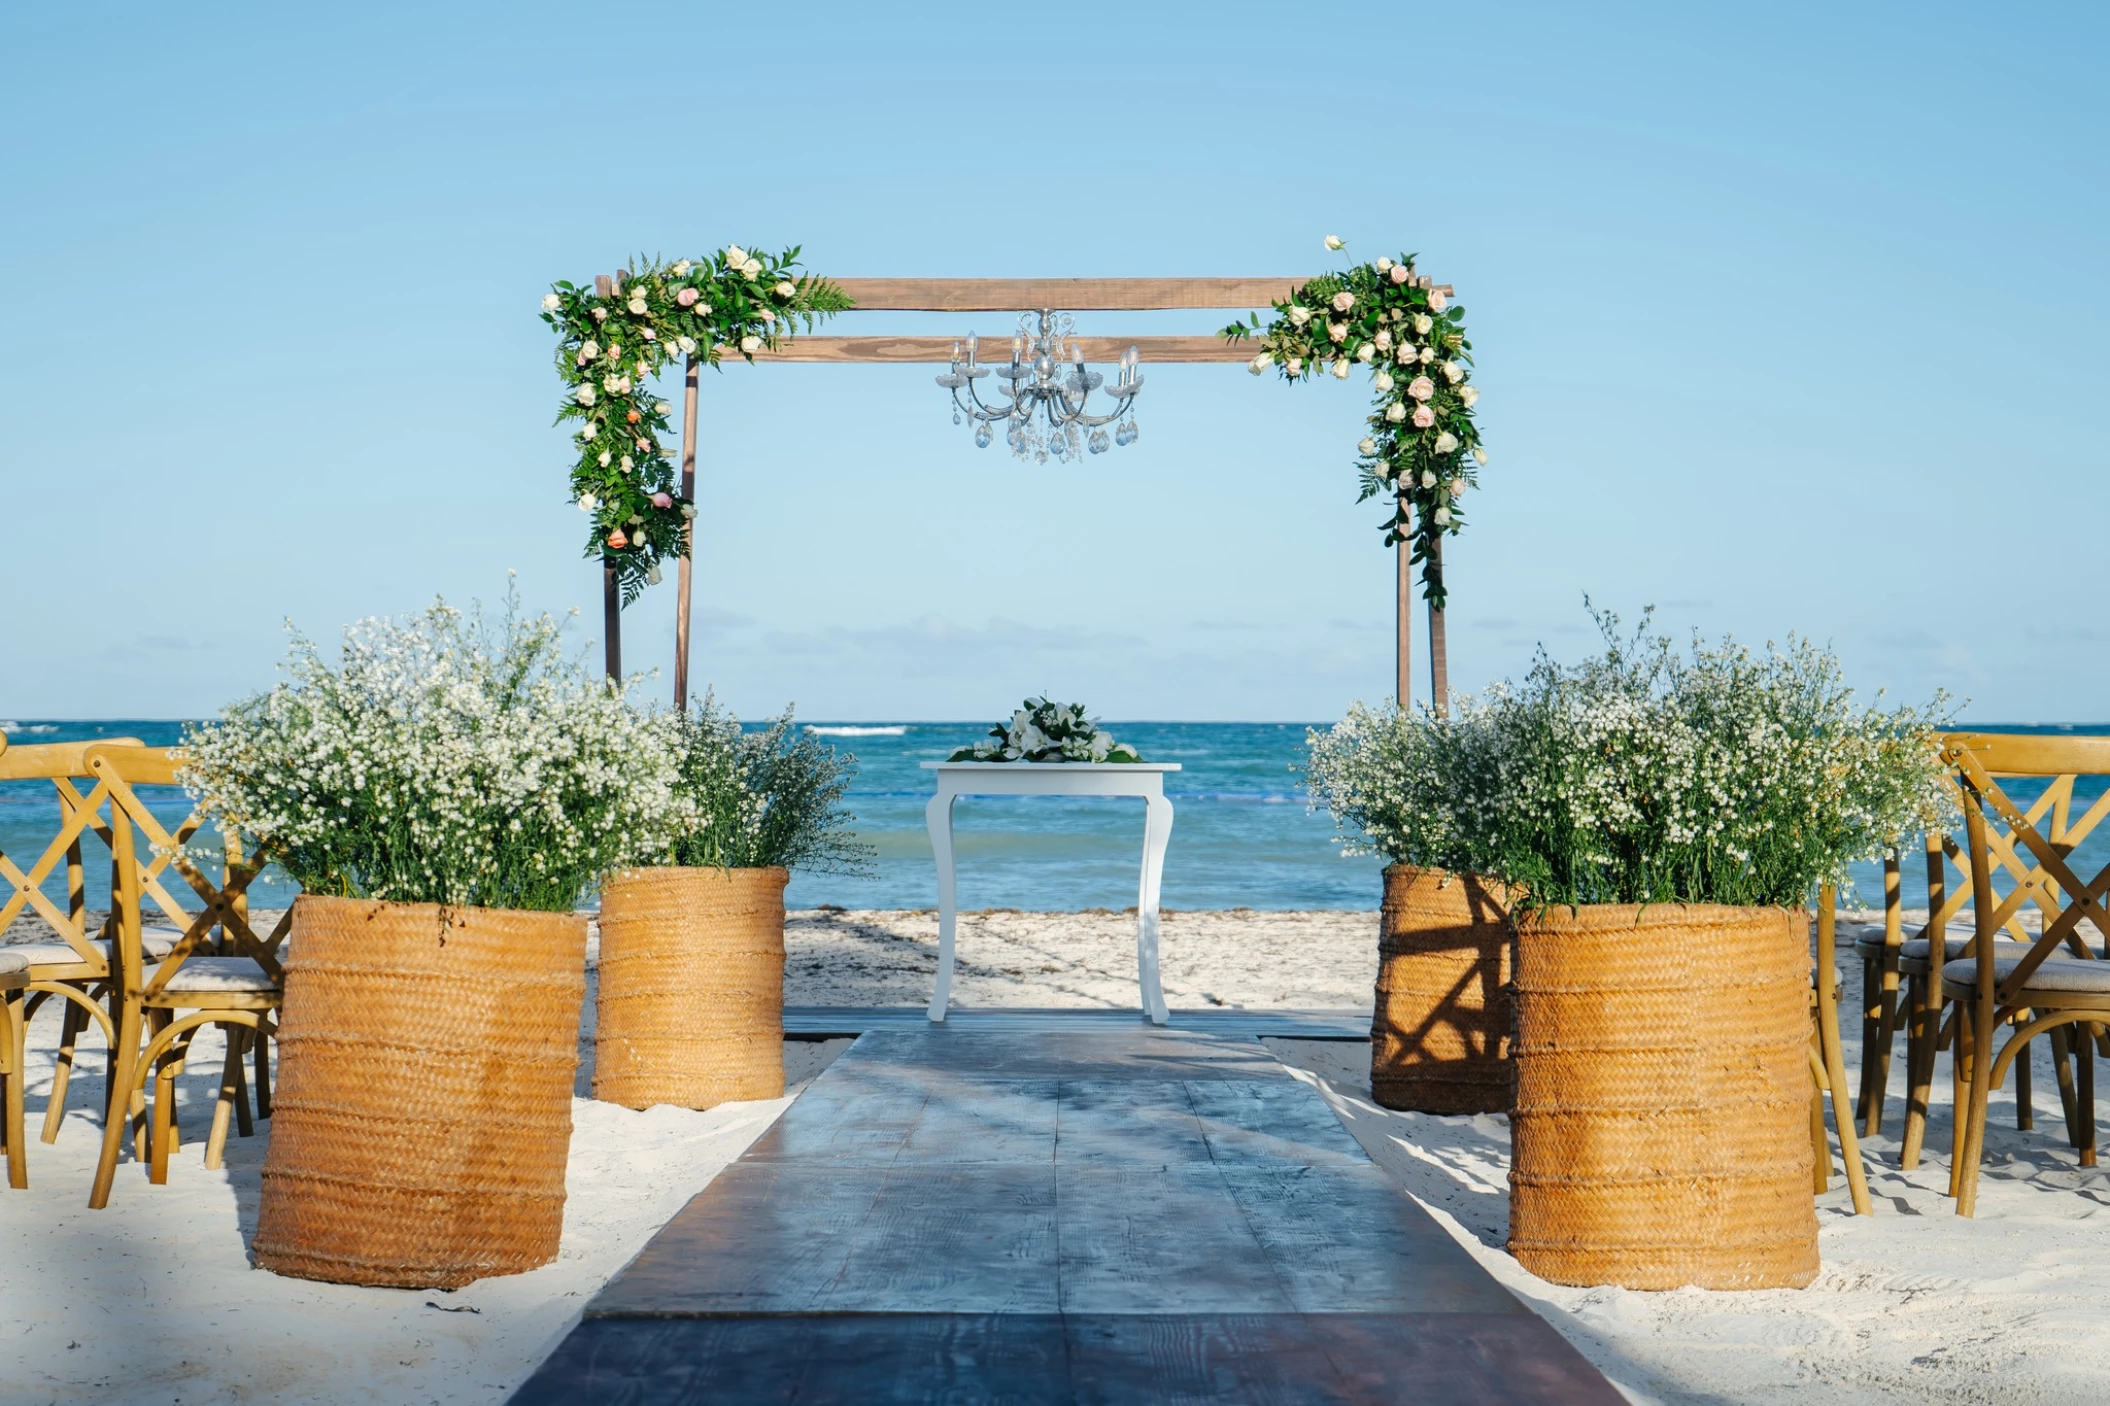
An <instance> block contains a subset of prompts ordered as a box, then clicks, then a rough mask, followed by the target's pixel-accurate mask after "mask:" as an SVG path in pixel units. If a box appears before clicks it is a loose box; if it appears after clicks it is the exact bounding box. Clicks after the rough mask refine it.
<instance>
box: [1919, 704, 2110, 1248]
mask: <svg viewBox="0 0 2110 1406" xmlns="http://www.w3.org/2000/svg"><path fill="white" fill-rule="evenodd" d="M1946 756H1947V759H1948V761H1949V763H1950V765H1952V766H1954V767H1955V768H1956V770H1957V773H1958V775H1957V780H1958V782H1959V784H1960V785H1961V788H1962V791H1963V795H1964V799H1965V804H1964V832H1965V836H1966V839H1967V841H1968V843H1969V848H1970V862H1971V886H1972V890H1973V893H1974V895H1975V897H1974V902H1973V904H1972V910H1973V913H1974V915H1975V919H1976V921H1975V924H1974V927H1975V932H1974V936H1973V938H1972V951H1971V959H1970V960H1969V961H1968V962H1956V963H1953V964H1951V965H1950V966H1949V967H1948V968H1947V969H1946V970H1945V971H1944V972H1943V974H1942V977H1941V991H1942V997H1943V998H1945V999H1947V1000H1949V1001H1953V1002H1955V1003H1956V1014H1955V1017H1954V1038H1955V1045H1956V1051H1955V1054H1954V1056H1953V1058H1952V1066H1953V1068H1954V1071H1955V1074H1954V1077H1955V1080H1956V1082H1957V1085H1958V1088H1957V1095H1958V1098H1957V1118H1956V1150H1955V1153H1954V1156H1953V1157H1952V1159H1951V1163H1950V1172H1949V1185H1950V1194H1952V1195H1953V1196H1955V1197H1956V1210H1957V1213H1958V1214H1959V1215H1966V1216H1968V1215H1972V1214H1974V1213H1975V1211H1976V1210H1977V1204H1978V1165H1979V1162H1980V1161H1981V1160H1982V1158H1983V1157H1984V1152H1985V1120H1986V1109H1987V1106H1988V1104H1989V1103H1990V1101H1991V1098H1992V1092H1993V1090H1994V1089H1997V1088H1999V1087H2000V1085H2001V1083H2002V1082H2003V1081H2004V1079H2005V1078H2006V1075H2007V1070H2008V1067H2009V1066H2010V1065H2011V1064H2013V1063H2014V1062H2015V1061H2016V1059H2017V1058H2018V1057H2021V1056H2022V1055H2023V1054H2024V1052H2025V1051H2026V1050H2027V1048H2028V1041H2029V1040H2030V1039H2032V1038H2033V1037H2034V1036H2036V1035H2039V1034H2043V1033H2046V1032H2051V1033H2052V1034H2053V1035H2054V1038H2055V1039H2059V1037H2062V1036H2063V1037H2064V1039H2063V1040H2061V1041H2060V1042H2059V1043H2055V1044H2054V1046H2053V1050H2054V1053H2055V1055H2058V1056H2060V1058H2061V1062H2062V1063H2063V1057H2064V1054H2065V1053H2066V1052H2069V1051H2070V1053H2071V1056H2072V1058H2073V1059H2074V1060H2075V1061H2076V1063H2077V1065H2078V1068H2077V1069H2076V1070H2075V1075H2076V1077H2075V1091H2074V1102H2073V1107H2074V1111H2075V1114H2076V1118H2075V1124H2076V1125H2077V1126H2071V1127H2069V1130H2068V1136H2069V1140H2070V1141H2072V1142H2073V1143H2074V1145H2075V1146H2076V1148H2077V1149H2078V1151H2079V1154H2080V1162H2081V1165H2082V1166H2084V1167H2091V1166H2094V1165H2095V1162H2096V1142H2095V1054H2096V1048H2097V1046H2098V1044H2100V1043H2104V1042H2105V1037H2104V1026H2105V1025H2106V1024H2110V961H2105V960H2102V958H2103V957H2106V956H2110V906H2106V904H2105V897H2106V895H2110V865H2105V866H2103V868H2102V869H2101V870H2099V871H2098V872H2097V873H2096V874H2095V875H2094V876H2093V877H2092V878H2088V879H2083V878H2082V877H2081V876H2080V875H2078V874H2076V873H2075V872H2074V870H2073V869H2072V868H2071V867H2070V865H2069V864H2068V860H2069V859H2070V858H2071V856H2072V854H2073V852H2074V850H2075V849H2076V848H2077V847H2078V846H2079V845H2080V844H2081V843H2082V842H2083V841H2084V840H2086V839H2087V838H2088V835H2089V834H2090V832H2092V831H2093V830H2094V829H2095V827H2096V826H2097V825H2098V824H2099V823H2100V822H2101V821H2102V820H2103V818H2104V817H2105V816H2110V787H2106V789H2105V790H2104V791H2103V793H2102V794H2101V795H2099V796H2098V797H2097V798H2096V800H2095V801H2094V803H2093V804H2092V805H2090V806H2089V807H2088V809H2087V811H2086V812H2085V813H2084V814H2083V815H2081V816H2080V818H2078V819H2075V818H2074V816H2073V805H2074V795H2073V792H2074V784H2075V782H2076V781H2078V780H2079V779H2080V778H2081V777H2083V776H2092V777H2110V737H2025V736H2013V735H2004V734H1991V733H1974V734H1963V735H1957V736H1954V737H1952V738H1950V739H1949V741H1948V746H1947V748H1946ZM2001 778H2008V779H2014V778H2046V779H2048V785H2047V786H2046V789H2045V792H2044V794H2043V796H2042V797H2040V798H2039V800H2038V802H2037V803H2036V804H2035V805H2033V806H2031V807H2030V808H2029V809H2028V810H2026V811H2025V810H2024V809H2023V808H2022V807H2021V806H2019V805H2017V804H2016V803H2015V801H2014V800H2013V799H2012V798H2011V797H2010V796H2009V795H2008V794H2007V792H2006V791H2005V790H2004V789H2003V788H2002V787H2001V785H2000V779H2001ZM2001 878H2005V879H2007V880H2009V881H2010V886H2009V888H2008V891H2007V893H2006V894H2005V895H2004V896H2003V895H2001V894H2000V893H1999V891H1998V886H1997V882H1996V880H1998V879H2001ZM1996 900H1997V901H1996ZM2026 903H2034V904H2036V905H2037V907H2038V908H2039V909H2040V910H2042V912H2043V915H2044V925H2043V931H2042V932H2041V934H2039V935H2038V936H2036V937H2035V938H2034V939H2032V940H2030V941H2029V942H2028V943H2027V945H2026V946H2025V945H2024V944H2022V943H2014V944H1998V943H1996V942H1995V940H1994V938H1995V935H1996V934H1997V933H1998V932H1999V931H2000V930H2001V929H2002V928H2003V927H2007V926H2008V925H2009V924H2011V923H2012V922H2013V921H2014V918H2015V916H2016V915H2017V914H2018V913H2019V912H2020V911H2021V909H2022V907H2023V905H2024V904H2026ZM2084 920H2085V921H2087V922H2090V923H2092V924H2093V925H2094V927H2095V932H2096V936H2097V938H2098V940H2099V941H2100V942H2102V943H2104V944H2105V950H2103V951H2100V952H2097V951H2091V950H2090V949H2089V947H2088V944H2087V943H2086V941H2085V940H2084V938H2083V936H2082V930H2081V924H2082V922H2083V921H2084ZM2000 946H2012V947H2014V948H2015V949H2016V950H2015V951H2014V952H2012V953H2006V954H2003V953H2002V952H2000V951H1999V950H1998V949H1999V947H2000ZM2002 1025H2012V1026H2014V1027H2015V1031H2014V1034H2013V1035H2011V1036H2009V1037H2008V1040H2007V1043H2006V1044H2005V1045H2004V1046H2002V1047H2001V1048H2000V1049H1999V1050H1998V1051H1997V1052H1996V1051H1995V1049H1994V1039H1995V1037H1996V1034H1997V1032H1998V1030H1999V1028H2000V1027H2001V1026H2002ZM2106 1052H2110V1051H2106ZM2064 1083H2065V1080H2064V1078H2063V1071H2062V1078H2061V1085H2062V1088H2063V1086H2064ZM2018 1093H2019V1090H2018Z"/></svg>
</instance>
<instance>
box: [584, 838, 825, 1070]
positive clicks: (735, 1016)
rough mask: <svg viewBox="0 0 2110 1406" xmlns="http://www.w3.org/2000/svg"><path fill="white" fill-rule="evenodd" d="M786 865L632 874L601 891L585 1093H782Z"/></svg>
mask: <svg viewBox="0 0 2110 1406" xmlns="http://www.w3.org/2000/svg"><path fill="white" fill-rule="evenodd" d="M789 878H790V875H789V874H788V873H787V872H786V871H784V870H783V869H776V868H770V869H681V868H662V869H633V870H629V871H627V872H625V873H622V874H618V875H616V876H615V877H614V878H612V879H610V880H609V881H608V884H607V886H606V887H605V888H604V889H603V890H602V893H601V967H600V990H599V994H598V996H597V997H596V1001H595V1007H594V1013H595V1020H596V1033H595V1036H594V1075H593V1096H594V1097H595V1098H598V1099H605V1100H606V1101H608V1102H610V1103H620V1104H622V1105H624V1106H625V1107H627V1108H649V1107H651V1106H652V1105H654V1104H659V1103H668V1104H673V1105H675V1106H677V1107H680V1108H710V1107H713V1106H714V1105H716V1104H720V1103H725V1102H728V1101H730V1100H733V1099H756V1098H779V1097H781V1096H782V1095H783V1093H784V885H785V883H786V881H787V880H788V879H789Z"/></svg>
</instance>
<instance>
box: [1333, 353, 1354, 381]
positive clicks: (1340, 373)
mask: <svg viewBox="0 0 2110 1406" xmlns="http://www.w3.org/2000/svg"><path fill="white" fill-rule="evenodd" d="M1353 369H1354V367H1353V366H1352V365H1351V364H1350V363H1349V360H1348V358H1347V357H1345V356H1344V357H1342V358H1341V359H1340V360H1339V361H1336V362H1335V363H1334V364H1333V374H1334V379H1336V380H1340V381H1345V380H1347V379H1348V373H1349V372H1350V371H1351V370H1353Z"/></svg>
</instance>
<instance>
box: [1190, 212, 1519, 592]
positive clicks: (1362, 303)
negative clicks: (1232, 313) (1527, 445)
mask: <svg viewBox="0 0 2110 1406" xmlns="http://www.w3.org/2000/svg"><path fill="white" fill-rule="evenodd" d="M1326 247H1327V248H1328V249H1332V250H1336V251H1338V250H1340V249H1341V248H1342V247H1343V245H1342V243H1341V241H1340V240H1339V239H1336V238H1334V237H1333V236H1331V235H1328V236H1327V238H1326ZM1415 257H1416V256H1415V255H1413V254H1403V255H1401V256H1400V257H1399V258H1398V259H1397V260H1393V259H1379V260H1377V261H1376V262H1374V263H1368V264H1358V265H1356V266H1354V267H1352V268H1349V269H1346V270H1344V271H1342V272H1340V273H1337V274H1323V275H1321V276H1320V277H1318V278H1315V279H1313V280H1311V282H1309V283H1306V284H1303V285H1301V286H1300V287H1298V288H1297V289H1295V290H1294V291H1293V292H1292V293H1291V294H1290V296H1289V297H1288V298H1286V299H1284V300H1283V301H1282V302H1279V303H1276V304H1275V305H1274V307H1275V315H1274V317H1273V318H1272V319H1270V320H1266V321H1265V322H1263V319H1262V318H1261V317H1260V316H1259V315H1258V314H1255V315H1254V316H1253V318H1252V319H1251V320H1250V321H1249V322H1234V323H1232V324H1231V325H1230V326H1229V327H1226V328H1225V329H1224V330H1223V335H1224V337H1225V338H1226V339H1228V340H1231V341H1244V340H1245V339H1247V338H1248V337H1254V336H1257V337H1259V339H1260V345H1261V352H1260V354H1259V355H1258V356H1255V357H1254V358H1253V360H1252V361H1251V362H1250V363H1249V366H1248V369H1250V370H1251V371H1252V373H1253V374H1254V375H1256V376H1258V375H1260V374H1262V373H1263V372H1265V371H1266V370H1267V369H1268V368H1269V367H1270V366H1273V367H1276V368H1277V369H1278V370H1279V371H1280V372H1281V374H1282V376H1283V379H1285V380H1288V381H1302V380H1305V379H1307V378H1309V377H1312V376H1316V375H1319V374H1321V373H1322V372H1331V373H1332V374H1333V375H1334V376H1335V377H1336V378H1338V379H1340V380H1343V381H1345V380H1347V379H1348V377H1349V375H1350V374H1351V373H1352V372H1353V371H1354V369H1355V367H1356V366H1357V365H1358V364H1360V365H1362V366H1364V367H1365V368H1366V369H1367V370H1368V371H1369V373H1370V379H1371V384H1372V385H1373V386H1374V387H1375V388H1376V391H1377V398H1376V402H1375V404H1374V405H1373V406H1372V407H1371V411H1370V419H1369V427H1370V428H1369V433H1367V434H1365V435H1364V436H1363V439H1362V441H1361V443H1359V444H1358V445H1357V446H1356V450H1357V453H1358V455H1359V458H1358V459H1357V461H1356V463H1357V467H1358V468H1359V469H1360V470H1361V478H1362V493H1361V494H1360V495H1359V497H1358V498H1357V501H1358V502H1360V501H1362V500H1363V499H1365V498H1373V497H1376V496H1377V495H1378V494H1380V493H1383V494H1387V495H1389V497H1390V500H1391V502H1392V505H1393V510H1392V516H1391V517H1390V518H1389V519H1387V520H1386V522H1385V523H1384V534H1385V545H1386V546H1388V547H1390V546H1393V545H1395V544H1397V543H1399V542H1402V541H1407V540H1409V539H1410V538H1411V540H1412V542H1413V559H1414V560H1415V561H1417V562H1420V563H1422V564H1423V565H1422V594H1423V595H1424V596H1425V597H1426V598H1427V599H1428V601H1429V603H1430V604H1431V605H1434V606H1435V607H1437V608H1438V609H1441V608H1442V607H1443V605H1444V601H1445V591H1444V586H1443V575H1442V573H1441V571H1440V570H1439V571H1436V572H1433V573H1432V572H1431V571H1430V570H1429V569H1428V562H1429V559H1430V556H1431V555H1432V551H1431V548H1432V547H1433V546H1434V544H1435V543H1436V541H1437V540H1438V538H1439V537H1440V536H1442V535H1443V534H1445V533H1453V534H1455V533H1456V532H1457V531H1458V530H1459V528H1461V527H1463V526H1464V525H1465V515H1464V511H1463V508H1462V506H1461V500H1462V499H1463V497H1464V495H1465V491H1466V490H1467V489H1468V488H1471V487H1474V486H1475V485H1477V484H1478V483H1479V481H1480V480H1479V473H1478V470H1479V469H1481V468H1484V467H1486V465H1487V453H1486V451H1485V450H1483V449H1482V448H1481V447H1480V429H1479V426H1478V425H1477V424H1475V423H1474V421H1473V405H1474V403H1475V402H1477V401H1478V400H1479V398H1480V392H1479V390H1478V389H1477V388H1476V387H1474V386H1473V385H1471V384H1470V381H1471V377H1472V365H1473V357H1472V347H1473V344H1472V343H1471V342H1469V341H1467V340H1466V339H1465V309H1464V308H1463V307H1453V306H1450V305H1449V301H1448V299H1446V298H1445V297H1444V295H1443V293H1442V291H1441V290H1439V289H1436V288H1432V287H1430V286H1429V285H1430V280H1429V279H1427V278H1426V277H1423V276H1422V275H1421V274H1419V273H1417V272H1415V269H1414V259H1415Z"/></svg>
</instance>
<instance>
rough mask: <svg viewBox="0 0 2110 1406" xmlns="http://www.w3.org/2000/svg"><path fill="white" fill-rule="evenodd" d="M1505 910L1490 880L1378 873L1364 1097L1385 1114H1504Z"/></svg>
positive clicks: (1509, 1074)
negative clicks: (1381, 886)
mask: <svg viewBox="0 0 2110 1406" xmlns="http://www.w3.org/2000/svg"><path fill="white" fill-rule="evenodd" d="M1510 944H1511V933H1510V926H1509V913H1508V911H1507V905H1506V903H1505V902H1504V901H1503V894H1502V890H1501V888H1500V887H1499V886H1498V885H1496V884H1495V883H1494V882H1493V881H1492V880H1487V879H1481V878H1477V877H1474V876H1471V875H1463V876H1461V875H1453V874H1446V873H1444V872H1443V871H1442V870H1440V869H1415V868H1411V867H1409V866H1407V865H1402V864H1395V865H1393V866H1391V867H1390V868H1388V869H1386V870H1385V901H1384V908H1383V910H1382V913H1381V915H1380V922H1379V926H1378V938H1377V952H1378V965H1377V1002H1376V1008H1375V1011H1374V1013H1373V1015H1372V1018H1371V1023H1370V1092H1371V1094H1372V1096H1373V1097H1375V1098H1376V1099H1377V1101H1378V1102H1379V1103H1381V1104H1383V1105H1384V1106H1385V1107H1387V1108H1400V1109H1412V1110H1414V1111H1417V1112H1422V1113H1502V1112H1507V1111H1508V1109H1509V1107H1510V1104H1511V1102H1512V1101H1513V1100H1514V1098H1515V1093H1516V1076H1515V1070H1514V1068H1513V1066H1512V1063H1511V1060H1510V1057H1509V1042H1510V1031H1511V1014H1510V999H1509V977H1510V972H1509V961H1510V958H1509V953H1510Z"/></svg>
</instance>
